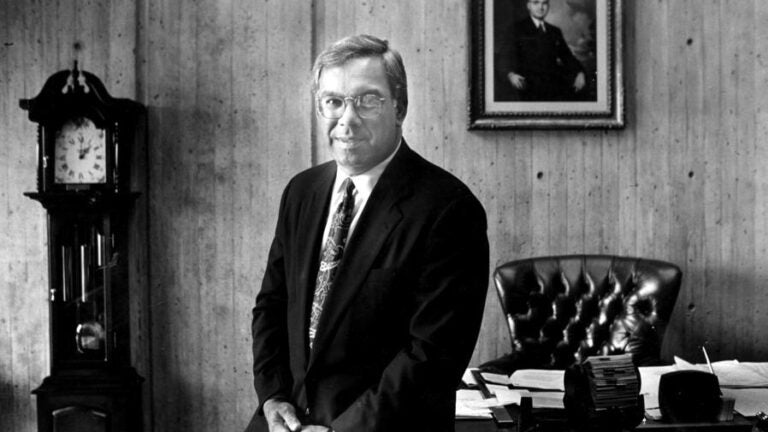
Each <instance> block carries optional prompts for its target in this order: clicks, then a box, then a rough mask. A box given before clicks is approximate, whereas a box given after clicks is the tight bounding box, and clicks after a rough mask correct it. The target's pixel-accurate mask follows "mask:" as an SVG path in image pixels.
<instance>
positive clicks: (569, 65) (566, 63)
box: [553, 27, 584, 79]
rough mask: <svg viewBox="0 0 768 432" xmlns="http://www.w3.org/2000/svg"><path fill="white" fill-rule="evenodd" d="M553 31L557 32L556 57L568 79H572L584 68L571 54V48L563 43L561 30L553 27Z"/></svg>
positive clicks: (566, 43)
mask: <svg viewBox="0 0 768 432" xmlns="http://www.w3.org/2000/svg"><path fill="white" fill-rule="evenodd" d="M553 30H554V31H556V32H557V34H556V38H557V40H558V43H557V45H556V46H557V57H558V58H559V59H560V60H561V61H562V63H563V69H565V70H566V72H567V73H568V76H569V78H570V79H573V78H575V77H576V75H578V74H579V72H583V71H584V68H583V67H582V66H581V62H579V60H577V59H576V57H575V56H574V55H573V52H571V47H570V46H568V42H566V41H565V38H564V37H563V32H562V30H560V29H559V28H557V27H553Z"/></svg>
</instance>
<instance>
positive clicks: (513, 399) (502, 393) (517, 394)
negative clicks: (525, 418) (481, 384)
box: [486, 384, 530, 405]
mask: <svg viewBox="0 0 768 432" xmlns="http://www.w3.org/2000/svg"><path fill="white" fill-rule="evenodd" d="M486 387H488V391H489V392H490V393H491V394H492V395H494V396H495V397H496V400H497V401H498V402H499V405H509V404H517V405H520V398H522V397H523V396H530V392H529V391H528V390H524V389H521V390H518V389H511V388H509V387H507V386H504V385H498V384H486Z"/></svg>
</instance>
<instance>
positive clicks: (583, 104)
mask: <svg viewBox="0 0 768 432" xmlns="http://www.w3.org/2000/svg"><path fill="white" fill-rule="evenodd" d="M549 2H550V8H551V9H554V8H555V7H562V8H563V9H567V10H566V11H560V12H559V13H558V14H557V15H555V16H554V17H553V18H550V16H549V15H547V17H546V22H547V24H551V20H553V22H552V24H553V25H556V26H558V27H556V28H555V30H556V31H557V32H560V33H562V35H563V38H562V39H564V40H565V42H566V44H567V46H568V47H569V48H570V51H571V53H572V54H573V56H574V58H576V59H577V60H578V61H579V64H580V65H581V66H582V71H583V72H584V73H585V77H586V80H585V81H586V83H587V84H586V85H584V86H583V87H582V88H581V89H580V92H581V93H579V94H578V95H576V96H574V95H572V94H568V95H567V96H562V98H563V100H550V99H547V100H536V99H534V98H535V97H555V98H560V97H561V96H559V95H560V93H554V94H555V96H530V95H522V96H521V95H520V94H519V93H520V92H518V91H517V90H516V88H514V87H512V85H511V84H509V82H511V78H507V74H505V72H504V71H505V69H504V68H503V67H504V66H508V65H507V64H506V63H509V62H508V61H506V58H509V57H511V56H509V55H508V54H509V53H510V52H512V51H510V50H511V48H510V49H508V47H509V46H513V45H514V43H513V42H509V38H510V35H513V37H518V39H522V38H520V37H519V33H520V31H522V29H523V28H524V25H525V22H526V21H525V20H526V19H527V20H531V18H530V17H529V16H528V12H527V10H525V7H526V0H471V1H470V8H471V13H470V23H469V39H470V40H469V47H470V49H469V76H468V78H469V83H468V89H469V107H468V114H469V125H468V129H470V130H483V129H615V128H623V127H624V123H625V112H624V109H625V108H624V82H623V61H622V53H623V51H622V50H623V46H622V0H577V1H573V0H568V1H567V0H549ZM574 5H575V6H574ZM577 7H578V9H577ZM550 15H552V13H551V12H550ZM505 20H506V21H511V22H505ZM515 26H517V27H515ZM560 26H562V28H563V29H564V30H563V31H561V30H560ZM516 28H517V29H519V30H518V31H517V32H516V30H515V29H516ZM552 34H556V33H555V32H552ZM515 46H516V45H515ZM515 49H516V48H515ZM518 51H519V50H518ZM518 51H514V52H513V54H514V55H515V56H519V54H518ZM541 52H542V53H543V52H544V51H541ZM505 55H507V57H502V56H505ZM557 62H558V64H561V62H560V60H557ZM531 63H532V62H531ZM506 70H508V69H506ZM508 81H509V82H508ZM562 81H566V82H571V81H570V80H566V79H563V80H562ZM529 82H531V81H529ZM574 82H575V80H574ZM575 86H576V85H575V84H574V85H573V88H576V87H575ZM552 88H555V86H552ZM525 90H529V89H527V88H526V89H525ZM570 90H573V89H570ZM529 93H530V91H529ZM574 94H576V92H575V91H574ZM525 98H527V99H525Z"/></svg>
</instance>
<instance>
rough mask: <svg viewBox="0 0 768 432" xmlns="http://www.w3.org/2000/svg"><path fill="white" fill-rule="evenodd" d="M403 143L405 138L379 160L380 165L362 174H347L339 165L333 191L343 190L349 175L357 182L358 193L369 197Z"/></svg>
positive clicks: (353, 181)
mask: <svg viewBox="0 0 768 432" xmlns="http://www.w3.org/2000/svg"><path fill="white" fill-rule="evenodd" d="M402 144H403V139H402V138H400V141H399V142H398V143H397V147H396V148H395V150H394V151H393V152H392V153H391V154H390V155H389V156H387V158H386V159H384V160H383V161H381V162H379V163H378V165H376V166H374V167H373V168H371V169H369V170H368V171H366V172H364V173H362V174H358V175H354V176H350V175H347V174H346V173H345V172H344V171H343V170H342V169H341V168H339V167H338V165H337V169H336V180H335V181H334V183H333V193H339V192H343V191H342V190H341V184H342V183H343V182H344V179H346V178H348V177H349V178H350V179H352V183H354V184H355V190H357V193H358V194H359V195H360V196H363V197H368V196H369V195H370V194H371V191H373V188H374V186H376V183H378V181H379V178H381V174H382V173H383V172H384V170H385V169H386V168H387V166H388V165H389V163H390V162H392V159H393V158H394V157H395V153H397V151H398V150H400V146H401V145H402Z"/></svg>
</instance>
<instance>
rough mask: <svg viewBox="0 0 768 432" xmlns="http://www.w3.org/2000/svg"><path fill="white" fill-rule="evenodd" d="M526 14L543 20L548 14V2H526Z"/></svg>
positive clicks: (529, 0)
mask: <svg viewBox="0 0 768 432" xmlns="http://www.w3.org/2000/svg"><path fill="white" fill-rule="evenodd" d="M528 12H530V14H531V16H532V17H534V18H536V19H540V20H543V19H544V17H546V16H547V13H549V0H528Z"/></svg>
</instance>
